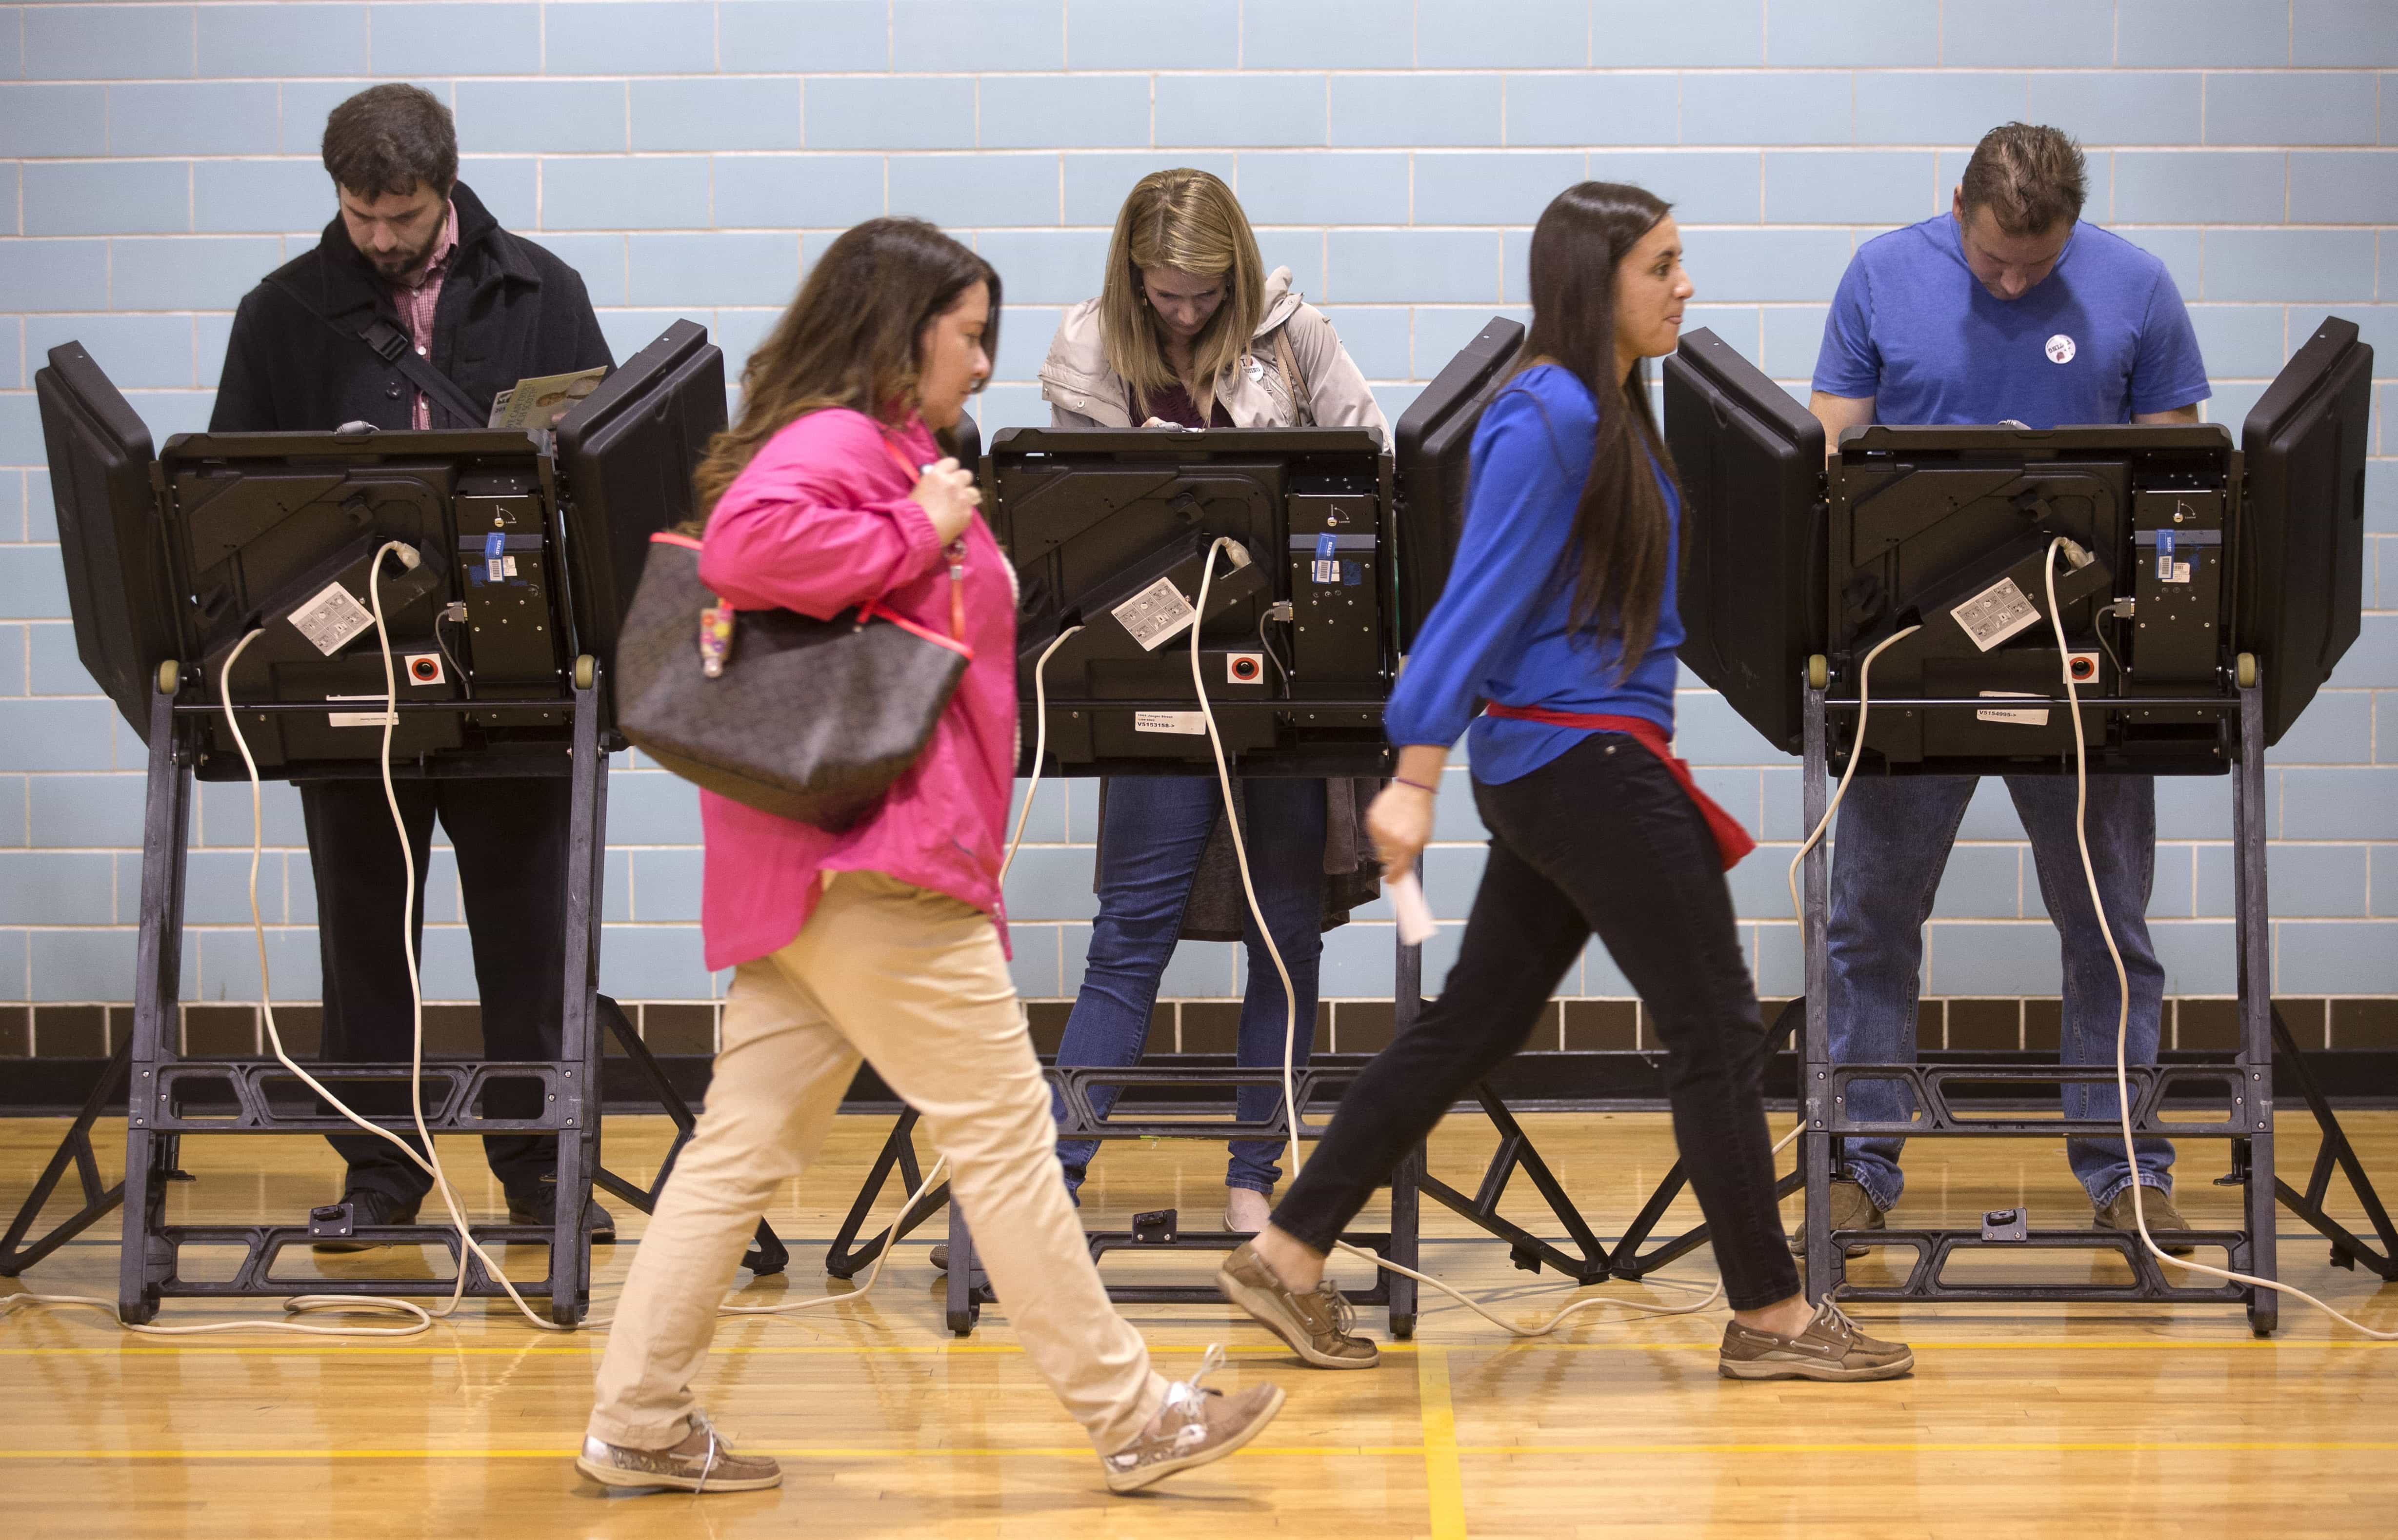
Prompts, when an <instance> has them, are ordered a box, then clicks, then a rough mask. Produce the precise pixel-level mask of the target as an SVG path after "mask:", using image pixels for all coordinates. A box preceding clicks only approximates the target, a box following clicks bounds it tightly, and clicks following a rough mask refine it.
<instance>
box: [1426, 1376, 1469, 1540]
mask: <svg viewBox="0 0 2398 1540" xmlns="http://www.w3.org/2000/svg"><path fill="white" fill-rule="evenodd" d="M1416 1394H1417V1398H1418V1399H1419V1401H1420V1402H1421V1406H1422V1416H1423V1435H1424V1441H1423V1463H1424V1495H1425V1498H1426V1501H1427V1503H1428V1505H1429V1506H1430V1507H1431V1509H1432V1540H1465V1478H1464V1474H1463V1472H1462V1471H1461V1470H1459V1468H1458V1465H1457V1412H1456V1409H1455V1408H1453V1407H1452V1406H1451V1405H1450V1404H1449V1399H1448V1349H1447V1348H1445V1347H1419V1348H1418V1349H1417V1350H1416Z"/></svg>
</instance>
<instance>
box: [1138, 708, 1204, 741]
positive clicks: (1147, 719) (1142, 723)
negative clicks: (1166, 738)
mask: <svg viewBox="0 0 2398 1540" xmlns="http://www.w3.org/2000/svg"><path fill="white" fill-rule="evenodd" d="M1132 730H1134V731H1135V732H1173V733H1179V734H1180V735H1182V736H1183V737H1185V738H1205V737H1206V736H1207V718H1206V717H1205V716H1201V715H1200V714H1199V713H1197V712H1195V711H1136V712H1134V713H1133V714H1132Z"/></svg>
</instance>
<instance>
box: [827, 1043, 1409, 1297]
mask: <svg viewBox="0 0 2398 1540" xmlns="http://www.w3.org/2000/svg"><path fill="white" fill-rule="evenodd" d="M1043 1073H1044V1076H1045V1077H1046V1078H1048V1080H1049V1081H1050V1083H1051V1084H1052V1085H1054V1086H1056V1087H1057V1088H1058V1091H1059V1093H1060V1095H1061V1096H1062V1098H1063V1100H1064V1102H1065V1105H1066V1112H1067V1116H1066V1120H1065V1122H1064V1123H1062V1124H1061V1125H1060V1126H1059V1128H1058V1136H1059V1137H1060V1138H1067V1139H1207V1140H1213V1141H1219V1142H1220V1141H1224V1140H1228V1139H1284V1138H1287V1137H1288V1128H1287V1122H1286V1120H1285V1118H1284V1117H1283V1114H1282V1110H1281V1109H1280V1108H1279V1107H1277V1108H1276V1109H1275V1112H1274V1116H1273V1118H1269V1119H1267V1120H1265V1121H1262V1122H1255V1123H1248V1122H1239V1121H1227V1120H1219V1119H1213V1118H1211V1119H1208V1120H1206V1121H1195V1120H1192V1119H1189V1118H1144V1119H1134V1118H1125V1117H1121V1116H1119V1117H1115V1118H1111V1119H1109V1120H1106V1121H1102V1120H1101V1119H1099V1118H1098V1117H1097V1116H1096V1115H1095V1114H1094V1113H1093V1112H1092V1110H1091V1100H1090V1092H1091V1090H1092V1088H1093V1087H1095V1086H1101V1085H1110V1086H1117V1087H1123V1088H1147V1089H1151V1090H1164V1089H1172V1090H1176V1091H1213V1090H1218V1089H1223V1088H1238V1087H1240V1086H1245V1085H1265V1084H1272V1085H1276V1086H1279V1085H1280V1084H1281V1083H1282V1071H1281V1070H1279V1069H1194V1068H1189V1067H1182V1066H1172V1067H1164V1066H1160V1067H1152V1068H1148V1069H1142V1068H1139V1067H1138V1066H1136V1067H1134V1068H1131V1069H1096V1068H1090V1067H1086V1066H1079V1065H1066V1066H1058V1067H1055V1068H1051V1069H1047V1070H1044V1072H1043ZM1356 1073H1357V1071H1356V1070H1355V1069H1354V1068H1342V1069H1321V1068H1314V1067H1310V1068H1307V1069H1302V1070H1299V1071H1297V1072H1296V1073H1295V1074H1294V1076H1293V1085H1292V1091H1293V1093H1294V1094H1295V1095H1296V1096H1297V1097H1298V1099H1299V1105H1300V1108H1301V1112H1300V1130H1299V1136H1300V1138H1302V1139H1310V1138H1320V1137H1322V1135H1323V1132H1324V1127H1325V1125H1323V1124H1321V1123H1313V1122H1309V1121H1308V1120H1307V1116H1306V1112H1305V1110H1304V1109H1306V1108H1307V1107H1308V1106H1310V1105H1314V1102H1315V1101H1316V1099H1317V1097H1316V1093H1317V1092H1318V1091H1328V1090H1329V1089H1331V1088H1332V1087H1333V1086H1335V1085H1337V1084H1338V1083H1339V1082H1340V1081H1343V1080H1347V1079H1349V1078H1354V1076H1355V1075H1356ZM917 1121H918V1118H917V1114H916V1111H915V1109H914V1108H912V1107H911V1108H909V1109H908V1110H906V1111H904V1112H902V1113H901V1114H900V1115H899V1120H898V1121H897V1122H896V1124H894V1125H893V1126H892V1130H891V1133H890V1136H889V1137H888V1138H886V1139H885V1140H884V1141H883V1144H882V1152H881V1153H880V1154H878V1155H877V1156H876V1157H875V1161H874V1164H873V1166H872V1167H871V1168H870V1169H869V1171H868V1172H867V1176H866V1182H865V1185H863V1186H861V1187H860V1188H859V1189H858V1194H857V1199H856V1201H855V1202H854V1203H852V1204H851V1205H850V1210H849V1212H848V1214H847V1215H846V1216H845V1217H844V1218H843V1219H842V1225H841V1229H840V1230H839V1232H838V1233H836V1234H835V1235H834V1237H833V1239H832V1244H831V1245H830V1246H829V1248H827V1250H826V1252H825V1271H827V1272H829V1273H830V1274H831V1275H832V1276H833V1277H835V1278H854V1277H855V1276H856V1275H857V1274H858V1273H860V1272H862V1271H864V1270H865V1269H866V1268H867V1267H869V1266H870V1265H872V1264H873V1262H874V1259H875V1258H876V1257H877V1256H879V1255H881V1254H882V1249H883V1247H884V1246H885V1245H888V1244H890V1243H892V1242H893V1241H894V1240H896V1239H903V1238H905V1237H906V1236H907V1235H909V1233H910V1232H911V1231H913V1230H915V1229H916V1228H917V1227H918V1226H920V1225H923V1223H924V1222H925V1221H926V1220H928V1219H930V1218H932V1217H933V1215H934V1214H936V1213H937V1212H940V1211H941V1210H942V1209H944V1208H946V1209H948V1211H949V1247H950V1266H949V1281H948V1291H947V1292H948V1303H947V1308H946V1314H947V1319H948V1322H949V1328H950V1331H951V1332H954V1333H955V1334H957V1335H959V1336H965V1335H968V1334H970V1333H971V1332H973V1331H974V1328H975V1323H976V1322H977V1319H980V1316H981V1311H982V1306H985V1305H989V1304H991V1303H992V1302H993V1301H994V1299H995V1298H996V1296H995V1295H994V1294H993V1293H992V1292H991V1289H990V1281H989V1279H988V1278H987V1277H986V1276H985V1275H984V1273H983V1271H982V1269H981V1267H980V1266H978V1265H977V1263H976V1258H975V1250H974V1237H973V1233H972V1231H971V1229H970V1228H969V1225H968V1221H967V1216H966V1214H965V1212H964V1211H963V1208H962V1207H961V1206H960V1205H959V1204H957V1203H955V1202H953V1201H952V1200H951V1199H952V1194H951V1191H950V1185H949V1184H948V1183H946V1182H945V1183H943V1184H941V1185H939V1186H937V1187H936V1188H934V1189H933V1190H932V1191H930V1192H928V1193H926V1194H925V1195H924V1196H923V1198H922V1199H919V1200H918V1201H917V1203H916V1204H915V1205H914V1206H913V1207H912V1208H910V1209H909V1210H908V1211H907V1212H904V1213H902V1214H901V1215H900V1216H899V1218H898V1220H897V1221H896V1223H895V1224H894V1225H892V1226H890V1227H889V1229H888V1231H887V1232H885V1233H879V1234H877V1235H875V1236H873V1237H872V1238H870V1239H868V1240H866V1241H865V1242H864V1243H862V1244H861V1243H859V1240H858V1237H859V1236H860V1235H861V1234H862V1233H863V1232H864V1230H865V1228H866V1224H867V1221H868V1219H869V1216H870V1215H871V1214H872V1213H873V1212H874V1206H875V1204H876V1203H877V1202H879V1201H880V1200H881V1199H882V1193H883V1190H884V1189H885V1188H886V1187H887V1186H888V1185H889V1184H890V1180H891V1176H892V1174H893V1172H897V1173H898V1176H899V1178H900V1181H901V1183H902V1189H901V1190H902V1191H903V1192H914V1191H915V1190H916V1189H917V1187H919V1186H921V1185H923V1180H924V1166H923V1160H922V1158H920V1157H919V1156H918V1154H917V1151H916V1140H915V1131H916V1124H917ZM1419 1180H1421V1166H1420V1164H1419V1163H1418V1162H1416V1161H1414V1160H1409V1161H1408V1162H1406V1163H1405V1164H1403V1166H1402V1167H1401V1169H1400V1170H1399V1171H1398V1172H1394V1174H1393V1176H1392V1179H1391V1228H1390V1229H1389V1230H1388V1231H1383V1232H1366V1233H1358V1234H1352V1235H1345V1236H1343V1237H1341V1239H1343V1240H1346V1241H1347V1242H1349V1244H1351V1245H1353V1246H1357V1247H1362V1248H1364V1249H1365V1250H1367V1251H1370V1252H1374V1253H1375V1254H1376V1255H1377V1256H1381V1257H1386V1258H1388V1259H1389V1260H1391V1261H1393V1262H1395V1263H1397V1264H1399V1265H1401V1266H1403V1267H1413V1266H1415V1265H1416V1227H1415V1218H1416V1196H1415V1185H1416V1183H1417V1182H1418V1181H1419ZM1170 1212H1171V1211H1163V1212H1160V1213H1159V1214H1158V1215H1156V1216H1154V1218H1153V1220H1152V1216H1150V1215H1142V1216H1141V1220H1143V1221H1152V1222H1150V1223H1141V1222H1139V1221H1137V1222H1136V1227H1135V1228H1133V1229H1131V1230H1089V1231H1085V1232H1084V1242H1085V1243H1086V1244H1087V1245H1088V1246H1089V1247H1090V1249H1091V1260H1092V1261H1094V1262H1097V1261H1099V1260H1101V1259H1102V1258H1104V1257H1106V1256H1107V1255H1108V1254H1109V1253H1110V1252H1154V1251H1178V1252H1229V1251H1232V1250H1233V1249H1234V1248H1236V1247H1238V1246H1239V1245H1240V1244H1241V1243H1242V1242H1243V1241H1245V1240H1246V1239H1248V1237H1247V1236H1246V1235H1237V1234H1234V1233H1233V1232H1231V1231H1228V1230H1209V1229H1195V1230H1186V1229H1184V1228H1182V1227H1181V1226H1180V1225H1179V1224H1177V1223H1171V1222H1169V1221H1168V1220H1167V1218H1166V1215H1167V1214H1168V1213H1170ZM1415 1291H1416V1281H1415V1279H1411V1278H1406V1277H1403V1276H1400V1275H1398V1274H1386V1275H1383V1276H1382V1277H1381V1278H1379V1279H1377V1280H1376V1282H1375V1285H1374V1287H1372V1288H1370V1289H1359V1290H1352V1291H1349V1292H1348V1298H1349V1299H1350V1301H1351V1302H1352V1303H1353V1304H1357V1305H1367V1306H1381V1307H1383V1308H1384V1309H1386V1310H1387V1311H1388V1312H1389V1317H1390V1322H1391V1332H1392V1334H1393V1335H1394V1336H1399V1337H1405V1336H1408V1335H1411V1334H1412V1333H1413V1332H1414V1331H1415V1314H1416V1299H1415ZM1108 1297H1109V1298H1110V1299H1111V1300H1114V1301H1116V1302H1117V1303H1118V1304H1144V1305H1159V1304H1173V1305H1194V1304H1213V1303H1215V1302H1216V1301H1218V1300H1219V1298H1220V1297H1221V1296H1220V1295H1219V1294H1218V1293H1217V1292H1216V1289H1215V1286H1214V1285H1213V1284H1212V1283H1210V1284H1206V1285H1192V1284H1111V1285H1110V1286H1109V1289H1108Z"/></svg>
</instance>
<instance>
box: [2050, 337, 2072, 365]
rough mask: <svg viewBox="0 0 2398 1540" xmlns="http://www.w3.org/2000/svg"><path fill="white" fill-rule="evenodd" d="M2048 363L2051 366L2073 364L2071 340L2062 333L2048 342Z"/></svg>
mask: <svg viewBox="0 0 2398 1540" xmlns="http://www.w3.org/2000/svg"><path fill="white" fill-rule="evenodd" d="M2048 361H2049V362H2050V363H2052V364H2069V363H2071V362H2073V339H2072V338H2070V337H2068V336H2067V335H2066V334H2065V333H2063V332H2061V331H2060V332H2058V333H2057V334H2056V335H2055V336H2054V337H2052V338H2050V339H2049V340H2048Z"/></svg>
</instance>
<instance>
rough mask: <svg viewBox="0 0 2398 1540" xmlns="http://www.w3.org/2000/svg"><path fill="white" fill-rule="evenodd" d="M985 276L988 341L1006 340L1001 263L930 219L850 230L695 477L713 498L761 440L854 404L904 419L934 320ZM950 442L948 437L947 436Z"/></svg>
mask: <svg viewBox="0 0 2398 1540" xmlns="http://www.w3.org/2000/svg"><path fill="white" fill-rule="evenodd" d="M977 284H982V285H985V286H987V287H988V288H989V289H990V322H989V323H988V324H987V325H986V326H985V327H984V328H983V334H982V336H983V344H982V345H983V348H984V350H985V351H986V352H988V353H990V354H991V355H997V354H998V352H999V274H998V272H997V271H996V270H995V269H993V268H992V267H991V265H990V263H989V262H987V261H983V260H982V259H981V258H980V257H978V256H977V255H975V253H974V252H972V251H970V250H968V249H967V248H965V247H964V246H963V245H961V244H959V243H958V242H957V241H955V240H953V239H951V238H950V236H948V235H946V234H942V233H941V231H940V230H939V229H938V228H937V227H936V226H934V225H931V224H927V223H926V222H925V221H923V220H910V219H898V218H891V219H877V220H869V221H866V222H865V223H864V224H861V225H857V226H855V228H853V229H850V230H845V231H843V232H842V234H840V235H839V236H837V237H835V239H834V241H833V243H832V244H831V245H830V246H829V247H827V248H825V251H824V255H823V256H821V257H818V258H817V259H816V264H815V267H814V268H812V269H810V270H809V273H808V276H807V280H806V281H805V282H804V283H802V284H801V285H800V292H799V296H798V298H796V299H794V300H793V301H791V304H790V308H789V309H788V310H786V311H784V312H783V318H782V319H781V320H779V321H777V322H775V329H774V330H773V331H770V332H768V333H767V334H766V340H765V341H762V342H761V343H759V344H758V351H757V352H755V353H752V354H751V355H749V362H748V364H747V365H745V366H743V368H742V370H741V416H740V418H739V420H738V421H736V422H734V424H733V426H731V427H730V428H727V429H726V430H725V431H724V432H722V433H721V434H718V435H716V436H715V437H714V438H713V439H711V440H710V441H709V443H708V446H707V456H706V457H705V458H704V459H702V460H701V461H700V462H699V469H698V470H697V471H696V472H695V473H694V475H693V477H692V482H693V486H694V489H696V490H697V492H698V494H699V498H698V503H697V506H698V507H700V508H701V509H703V510H712V509H714V508H715V506H716V500H717V499H718V498H720V497H722V496H723V495H724V489H725V488H727V487H729V486H731V485H732V484H733V478H734V476H737V475H740V474H741V470H742V467H743V466H745V465H747V464H748V463H749V461H750V458H751V457H752V456H754V455H755V454H757V452H758V449H759V448H760V446H761V445H763V444H764V443H765V442H766V440H768V439H769V438H772V437H774V436H775V435H776V434H777V433H780V432H781V431H782V430H783V429H784V428H786V427H788V425H789V424H790V423H791V422H794V421H796V420H797V419H799V418H801V417H803V416H805V415H806V414H807V413H809V412H812V411H820V410H822V409H823V408H827V407H847V408H851V409H852V410H855V411H862V412H864V413H866V414H867V415H868V416H869V417H873V418H876V419H879V420H880V421H882V422H886V423H889V424H891V425H892V426H895V427H896V426H897V425H898V424H899V423H901V422H905V421H906V420H907V417H908V414H909V411H910V410H911V409H912V408H913V403H914V401H915V398H916V379H917V368H918V366H919V363H920V360H919V357H918V354H917V349H918V343H919V339H920V338H921V337H922V335H923V330H924V328H925V327H926V326H928V325H930V324H931V323H932V321H933V319H934V317H936V316H937V315H940V314H941V313H942V312H944V311H946V310H948V309H949V308H950V306H951V305H953V304H955V303H957V301H958V299H959V297H960V296H961V295H963V294H964V293H965V291H966V290H967V289H969V288H973V287H974V286H975V285H977ZM948 447H949V446H947V445H944V448H948Z"/></svg>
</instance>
